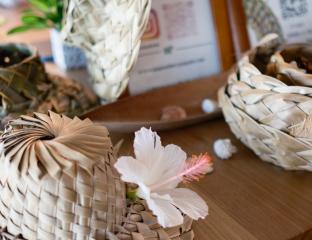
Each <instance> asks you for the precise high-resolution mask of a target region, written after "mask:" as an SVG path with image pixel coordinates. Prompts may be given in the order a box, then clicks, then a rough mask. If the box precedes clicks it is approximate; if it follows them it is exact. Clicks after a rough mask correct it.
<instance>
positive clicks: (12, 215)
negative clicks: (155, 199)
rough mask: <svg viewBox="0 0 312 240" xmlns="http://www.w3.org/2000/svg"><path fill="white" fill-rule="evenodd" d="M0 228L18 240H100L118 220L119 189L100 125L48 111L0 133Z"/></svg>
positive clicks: (123, 205)
mask: <svg viewBox="0 0 312 240" xmlns="http://www.w3.org/2000/svg"><path fill="white" fill-rule="evenodd" d="M0 148H1V158H0V213H1V214H0V225H1V227H2V228H5V227H6V228H7V231H8V232H9V233H10V234H12V235H18V234H22V235H23V237H24V238H26V239H103V238H105V237H106V235H107V232H110V231H114V229H115V225H120V224H121V223H122V218H123V215H124V213H125V209H126V203H125V186H124V184H123V183H122V182H121V180H120V178H119V175H118V174H117V172H116V171H115V169H114V168H113V167H112V164H114V162H115V157H114V155H113V149H112V144H111V141H110V139H109V136H108V132H107V130H106V128H104V127H102V126H97V125H94V124H93V123H92V122H91V121H90V120H84V121H82V120H80V119H78V118H74V119H69V118H67V117H65V116H60V115H58V114H55V113H52V112H50V114H49V115H45V114H39V113H36V114H35V115H34V116H21V117H20V118H19V119H17V120H14V121H11V122H10V123H9V125H8V126H7V128H6V130H5V133H4V134H3V135H2V136H1V144H0Z"/></svg>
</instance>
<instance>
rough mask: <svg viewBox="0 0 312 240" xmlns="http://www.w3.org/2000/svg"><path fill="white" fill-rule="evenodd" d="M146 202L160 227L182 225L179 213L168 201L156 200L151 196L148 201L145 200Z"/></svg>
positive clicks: (155, 197) (181, 217) (156, 198)
mask: <svg viewBox="0 0 312 240" xmlns="http://www.w3.org/2000/svg"><path fill="white" fill-rule="evenodd" d="M156 195H157V194H156ZM146 202H147V205H148V207H149V208H150V209H151V210H152V212H153V213H154V214H155V215H156V217H157V221H158V223H159V224H160V225H161V226H162V227H165V228H167V227H175V226H178V225H181V224H183V220H184V219H183V216H182V214H181V212H180V211H179V210H178V209H177V208H176V207H175V206H173V205H172V204H171V203H170V199H168V200H166V199H163V198H158V197H157V196H155V195H154V194H153V196H152V197H151V198H150V199H146Z"/></svg>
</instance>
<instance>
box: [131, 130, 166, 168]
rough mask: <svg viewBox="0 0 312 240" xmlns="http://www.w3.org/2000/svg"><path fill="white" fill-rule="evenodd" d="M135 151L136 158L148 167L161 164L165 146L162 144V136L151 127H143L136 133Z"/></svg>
mask: <svg viewBox="0 0 312 240" xmlns="http://www.w3.org/2000/svg"><path fill="white" fill-rule="evenodd" d="M133 147H134V152H135V156H136V159H137V160H138V161H140V162H142V163H143V164H144V165H145V166H146V167H147V168H148V169H154V166H159V165H160V162H159V161H161V156H162V154H163V151H164V147H163V146H162V145H161V141H160V137H159V136H158V135H157V133H156V132H153V131H152V130H151V129H147V128H141V130H139V131H137V132H136V133H135V138H134V144H133Z"/></svg>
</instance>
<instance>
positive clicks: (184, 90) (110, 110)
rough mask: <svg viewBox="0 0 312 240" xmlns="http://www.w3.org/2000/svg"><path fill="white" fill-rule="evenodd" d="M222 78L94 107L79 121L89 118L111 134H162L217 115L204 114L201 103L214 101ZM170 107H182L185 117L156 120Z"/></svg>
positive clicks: (221, 76)
mask: <svg viewBox="0 0 312 240" xmlns="http://www.w3.org/2000/svg"><path fill="white" fill-rule="evenodd" d="M226 76H227V74H221V75H216V76H213V77H209V78H204V79H200V80H196V81H191V82H186V83H181V84H178V85H175V86H170V87H165V88H161V89H157V90H152V91H149V92H147V93H144V94H141V95H137V96H133V97H127V98H124V99H121V100H119V101H117V102H115V103H111V104H108V105H105V106H101V107H98V108H96V109H94V110H92V111H90V112H88V113H86V114H84V115H83V116H82V118H90V119H91V120H92V121H94V122H97V123H100V124H102V125H105V126H106V127H107V128H108V129H109V130H110V131H115V132H134V131H137V130H138V129H140V128H141V127H151V128H152V129H153V130H156V131H162V130H169V129H175V128H179V127H185V126H188V125H192V124H196V123H200V122H203V121H206V120H209V119H213V118H216V117H220V116H221V110H220V109H217V110H216V111H215V112H213V113H209V114H206V113H204V112H203V111H202V109H201V102H202V100H203V99H205V98H210V99H213V100H217V91H218V89H219V88H220V87H221V86H222V85H223V84H224V83H225V81H226ZM171 105H178V106H181V107H182V108H184V109H185V111H186V113H187V117H186V118H184V119H182V120H179V121H162V120H160V117H161V112H162V109H163V108H164V107H166V106H171Z"/></svg>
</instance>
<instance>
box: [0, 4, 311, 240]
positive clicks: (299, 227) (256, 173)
mask: <svg viewBox="0 0 312 240" xmlns="http://www.w3.org/2000/svg"><path fill="white" fill-rule="evenodd" d="M1 16H4V17H5V18H6V19H7V22H6V23H5V24H4V25H3V26H0V40H1V41H15V42H20V41H24V42H25V41H26V42H28V43H32V44H34V45H36V46H37V47H39V50H41V53H42V54H46V53H49V51H50V49H49V47H48V32H47V31H41V32H30V33H25V34H22V35H15V36H12V37H7V36H5V32H6V30H7V29H9V28H10V27H12V26H14V25H16V23H17V22H18V21H17V20H16V17H17V16H18V12H17V11H8V10H4V9H0V17H1ZM51 68H52V69H54V70H55V67H53V66H52V67H51ZM55 71H57V70H55ZM63 74H64V73H63ZM77 75H79V74H77ZM111 136H112V139H113V142H115V143H116V142H117V141H118V140H120V139H124V140H125V142H124V144H123V146H122V148H121V154H122V155H129V154H132V152H133V149H132V142H133V134H117V133H112V134H111ZM160 136H161V137H162V142H163V144H169V143H174V144H177V145H179V146H181V147H182V148H183V149H184V150H185V151H186V152H187V153H188V154H189V155H191V154H199V153H204V152H210V153H212V144H213V142H214V140H215V139H218V138H231V139H232V140H233V142H234V144H235V145H236V146H237V147H238V149H239V151H238V153H237V154H236V155H234V157H233V158H232V159H230V160H226V161H222V160H218V159H217V158H215V171H214V172H213V173H212V174H210V175H208V176H206V177H205V178H204V179H202V180H201V181H200V182H195V183H192V184H190V185H189V187H190V188H192V189H194V190H195V191H196V192H198V193H199V194H200V195H201V196H202V197H203V198H204V199H205V200H206V201H207V203H208V205H209V208H210V215H209V216H208V217H207V219H205V220H201V221H198V222H196V223H194V229H195V234H196V239H198V240H256V239H258V240H285V239H294V240H299V239H304V240H309V239H312V173H307V172H286V171H284V170H282V169H281V168H278V167H275V166H273V165H271V164H268V163H264V162H262V161H260V160H259V159H258V158H257V157H256V156H255V155H254V154H253V153H252V152H251V151H250V150H248V149H247V148H246V147H244V146H243V145H242V144H241V143H240V142H239V141H238V140H236V139H235V137H234V136H233V135H232V134H231V132H230V130H229V128H228V126H227V125H226V124H225V122H224V120H223V119H217V120H214V121H209V122H207V123H204V124H200V125H196V126H192V127H188V128H183V129H179V130H173V131H167V132H162V133H160ZM310 231H311V233H310V234H309V232H310Z"/></svg>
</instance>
